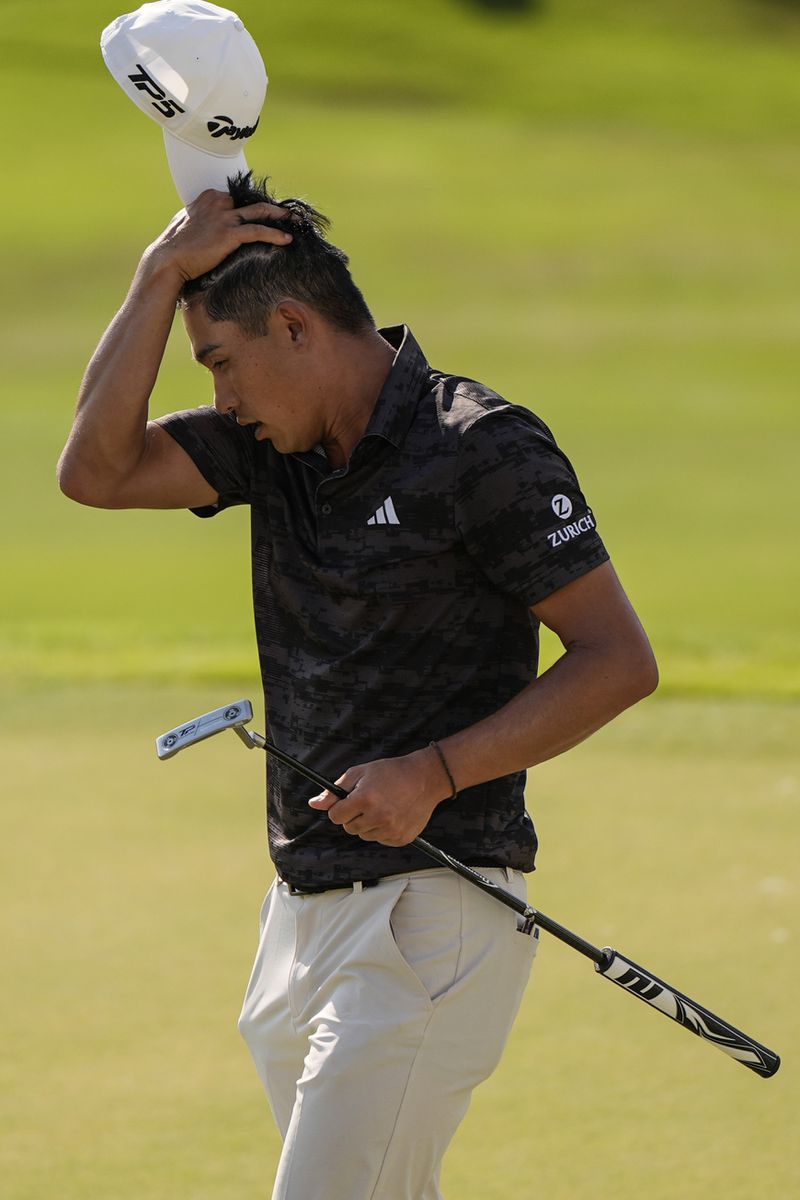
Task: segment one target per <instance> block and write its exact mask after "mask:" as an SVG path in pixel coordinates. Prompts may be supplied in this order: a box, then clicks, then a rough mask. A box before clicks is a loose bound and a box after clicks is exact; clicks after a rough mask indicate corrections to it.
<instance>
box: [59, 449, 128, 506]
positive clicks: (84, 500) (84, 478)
mask: <svg viewBox="0 0 800 1200" xmlns="http://www.w3.org/2000/svg"><path fill="white" fill-rule="evenodd" d="M56 479H57V481H58V486H59V487H60V489H61V491H62V492H63V493H64V495H65V496H66V497H67V498H68V499H69V500H74V501H75V503H76V504H85V505H87V506H88V507H89V508H113V507H114V506H113V504H110V503H109V501H108V497H106V496H104V495H103V493H102V491H101V489H100V488H99V487H98V482H97V480H96V479H95V478H93V477H92V474H91V472H87V471H86V469H85V468H81V467H80V466H79V465H78V464H77V463H76V462H75V461H74V460H73V459H72V458H71V457H70V455H69V454H68V453H67V452H66V451H65V452H64V453H63V454H62V455H61V458H60V459H59V460H58V466H57V467H56Z"/></svg>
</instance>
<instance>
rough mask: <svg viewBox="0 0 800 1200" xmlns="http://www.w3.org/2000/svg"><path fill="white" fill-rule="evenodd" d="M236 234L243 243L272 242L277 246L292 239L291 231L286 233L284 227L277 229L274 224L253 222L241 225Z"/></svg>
mask: <svg viewBox="0 0 800 1200" xmlns="http://www.w3.org/2000/svg"><path fill="white" fill-rule="evenodd" d="M236 235H237V237H238V238H239V241H240V242H242V243H244V242H272V244H273V245H275V246H282V245H284V244H285V243H286V242H290V241H291V240H292V235H291V234H290V233H285V232H284V231H283V230H282V229H275V227H274V226H273V225H253V224H252V223H250V224H248V223H245V224H243V225H239V226H238V227H237V229H236Z"/></svg>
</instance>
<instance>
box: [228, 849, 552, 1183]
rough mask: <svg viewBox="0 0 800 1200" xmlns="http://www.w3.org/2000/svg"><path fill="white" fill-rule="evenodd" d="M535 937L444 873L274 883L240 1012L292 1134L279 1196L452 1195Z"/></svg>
mask: <svg viewBox="0 0 800 1200" xmlns="http://www.w3.org/2000/svg"><path fill="white" fill-rule="evenodd" d="M482 873H483V874H485V875H487V876H488V877H489V878H491V879H493V880H495V881H496V882H498V883H500V884H501V885H502V886H504V887H508V888H509V889H510V890H512V891H514V892H515V893H516V894H517V895H520V896H522V895H524V894H525V880H524V877H523V876H522V875H521V874H520V873H518V872H506V871H505V870H501V869H499V868H486V869H484V870H483V872H482ZM537 943H538V930H537V931H535V933H534V934H533V935H531V934H525V933H522V932H520V931H518V929H517V918H516V916H515V914H514V913H513V912H511V911H510V910H509V909H507V908H504V907H503V906H502V905H500V904H499V903H498V902H497V901H496V900H493V899H492V898H491V897H490V896H487V895H486V894H485V893H483V892H481V891H479V890H478V889H477V888H476V887H475V886H474V885H473V884H470V883H467V882H466V880H463V879H460V878H459V876H457V875H456V874H454V873H453V872H452V871H448V870H445V869H440V868H433V869H431V870H427V871H418V872H413V873H411V874H408V875H394V876H388V877H387V878H385V879H383V880H381V881H380V883H379V884H378V885H377V886H375V887H371V888H363V889H362V888H361V886H360V884H356V885H354V887H353V888H347V889H338V890H336V891H331V892H324V893H322V894H320V895H315V896H293V895H291V894H290V892H289V889H288V887H287V885H286V884H284V883H281V882H277V881H276V883H275V884H273V886H272V888H271V889H270V891H269V893H268V895H267V898H266V900H265V902H264V907H263V909H262V913H261V938H260V942H259V947H258V954H257V956H256V961H255V965H254V967H253V973H252V976H251V978H250V983H249V985H248V988H247V994H246V996H245V1001H244V1007H243V1009H242V1015H241V1017H240V1020H239V1028H240V1030H241V1032H242V1035H243V1036H244V1038H245V1041H246V1042H247V1044H248V1046H249V1048H250V1051H251V1053H252V1055H253V1058H254V1060H255V1064H256V1069H257V1070H258V1073H259V1075H260V1077H261V1080H262V1082H263V1084H264V1087H265V1088H266V1091H267V1096H268V1098H269V1102H270V1105H271V1108H272V1112H273V1115H274V1117H275V1120H276V1122H277V1125H278V1128H279V1130H280V1133H281V1136H282V1138H283V1142H284V1144H283V1153H282V1155H281V1159H280V1164H279V1166H278V1173H277V1177H276V1180H275V1189H274V1191H273V1193H272V1196H273V1200H440V1198H441V1192H440V1190H439V1171H440V1167H441V1161H442V1157H443V1155H444V1152H445V1150H446V1149H447V1146H448V1144H449V1142H450V1140H451V1138H452V1137H453V1134H454V1133H455V1131H456V1129H457V1128H458V1125H459V1123H460V1121H461V1120H462V1119H463V1117H464V1114H465V1113H466V1111H467V1108H468V1105H469V1100H470V1094H471V1092H472V1089H473V1088H474V1087H475V1085H476V1084H478V1083H480V1082H481V1080H483V1079H485V1078H486V1077H487V1076H488V1075H489V1074H491V1072H492V1071H493V1070H494V1068H495V1067H496V1065H497V1063H498V1061H499V1059H500V1055H501V1053H502V1051H503V1046H504V1045H505V1042H506V1038H507V1037H508V1034H509V1031H510V1029H511V1025H512V1022H513V1020H514V1017H515V1016H516V1013H517V1010H518V1008H519V1004H520V1001H521V999H522V994H523V991H524V988H525V984H526V983H527V980H528V976H529V974H530V970H531V965H532V962H533V958H534V955H535V953H536V947H537Z"/></svg>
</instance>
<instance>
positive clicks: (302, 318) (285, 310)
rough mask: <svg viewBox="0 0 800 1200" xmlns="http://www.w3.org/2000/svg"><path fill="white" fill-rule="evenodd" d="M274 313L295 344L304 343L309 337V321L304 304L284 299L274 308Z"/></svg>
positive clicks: (300, 344)
mask: <svg viewBox="0 0 800 1200" xmlns="http://www.w3.org/2000/svg"><path fill="white" fill-rule="evenodd" d="M275 315H276V316H277V318H278V320H279V321H280V322H281V324H282V325H283V327H284V329H285V330H286V332H287V333H288V334H289V338H290V340H291V341H292V342H294V343H295V344H296V345H297V346H302V345H305V344H306V343H307V342H308V340H309V337H310V333H311V328H310V326H311V322H310V320H309V312H308V309H307V308H306V306H305V305H304V304H300V303H298V302H297V301H294V300H284V301H283V303H281V304H279V305H278V307H277V308H276V310H275Z"/></svg>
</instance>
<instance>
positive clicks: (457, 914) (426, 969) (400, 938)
mask: <svg viewBox="0 0 800 1200" xmlns="http://www.w3.org/2000/svg"><path fill="white" fill-rule="evenodd" d="M461 921H462V912H461V889H460V888H459V886H458V880H457V878H455V877H452V878H451V877H449V876H446V875H444V876H442V877H438V876H435V875H433V876H431V875H427V874H421V875H420V876H419V877H418V878H415V877H414V876H413V875H412V876H411V878H410V879H409V880H408V881H407V883H406V886H405V888H404V889H403V891H402V892H401V894H400V896H399V897H398V899H397V901H396V902H395V904H394V906H393V908H392V910H391V912H390V914H389V930H390V933H391V935H392V940H393V941H394V944H395V947H396V949H397V952H398V954H399V956H400V957H401V958H402V959H403V962H404V963H405V964H406V966H407V967H408V969H409V970H410V971H412V972H413V974H414V976H415V977H416V978H417V979H418V980H419V982H420V984H421V986H422V987H423V988H424V990H425V993H426V995H427V996H428V998H429V1000H430V1001H431V1003H436V1001H437V1000H440V999H441V998H442V996H444V995H446V993H447V992H448V991H449V990H450V988H451V987H452V986H453V984H454V983H455V981H456V979H457V978H458V969H459V962H460V958H461Z"/></svg>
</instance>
